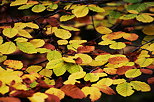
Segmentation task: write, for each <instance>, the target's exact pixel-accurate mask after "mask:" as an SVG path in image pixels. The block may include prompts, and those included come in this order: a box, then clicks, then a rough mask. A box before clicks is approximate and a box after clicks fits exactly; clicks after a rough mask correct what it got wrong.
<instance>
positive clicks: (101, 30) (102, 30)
mask: <svg viewBox="0 0 154 102" xmlns="http://www.w3.org/2000/svg"><path fill="white" fill-rule="evenodd" d="M96 31H97V32H99V33H100V34H110V33H112V30H111V29H109V28H107V27H104V26H98V27H97V28H96Z"/></svg>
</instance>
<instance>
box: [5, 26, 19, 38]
mask: <svg viewBox="0 0 154 102" xmlns="http://www.w3.org/2000/svg"><path fill="white" fill-rule="evenodd" d="M17 33H18V30H17V29H15V28H5V29H4V30H3V34H4V35H5V36H7V37H9V38H13V37H14V36H16V35H17Z"/></svg>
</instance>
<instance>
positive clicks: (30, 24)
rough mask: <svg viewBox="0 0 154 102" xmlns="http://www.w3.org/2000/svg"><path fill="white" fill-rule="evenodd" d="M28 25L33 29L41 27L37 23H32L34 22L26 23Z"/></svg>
mask: <svg viewBox="0 0 154 102" xmlns="http://www.w3.org/2000/svg"><path fill="white" fill-rule="evenodd" d="M26 26H27V27H29V28H33V29H38V28H39V26H38V25H37V24H35V23H32V22H29V23H26Z"/></svg>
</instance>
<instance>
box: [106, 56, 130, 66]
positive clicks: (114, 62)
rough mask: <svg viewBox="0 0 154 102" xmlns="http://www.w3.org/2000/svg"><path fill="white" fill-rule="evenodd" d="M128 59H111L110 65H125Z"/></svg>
mask: <svg viewBox="0 0 154 102" xmlns="http://www.w3.org/2000/svg"><path fill="white" fill-rule="evenodd" d="M127 61H128V59H127V58H126V57H112V58H109V63H111V64H119V63H123V62H127Z"/></svg>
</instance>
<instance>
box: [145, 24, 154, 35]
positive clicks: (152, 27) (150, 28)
mask: <svg viewBox="0 0 154 102" xmlns="http://www.w3.org/2000/svg"><path fill="white" fill-rule="evenodd" d="M142 32H143V33H144V34H146V35H154V33H153V32H154V24H152V25H148V26H145V27H144V28H143V30H142Z"/></svg>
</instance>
